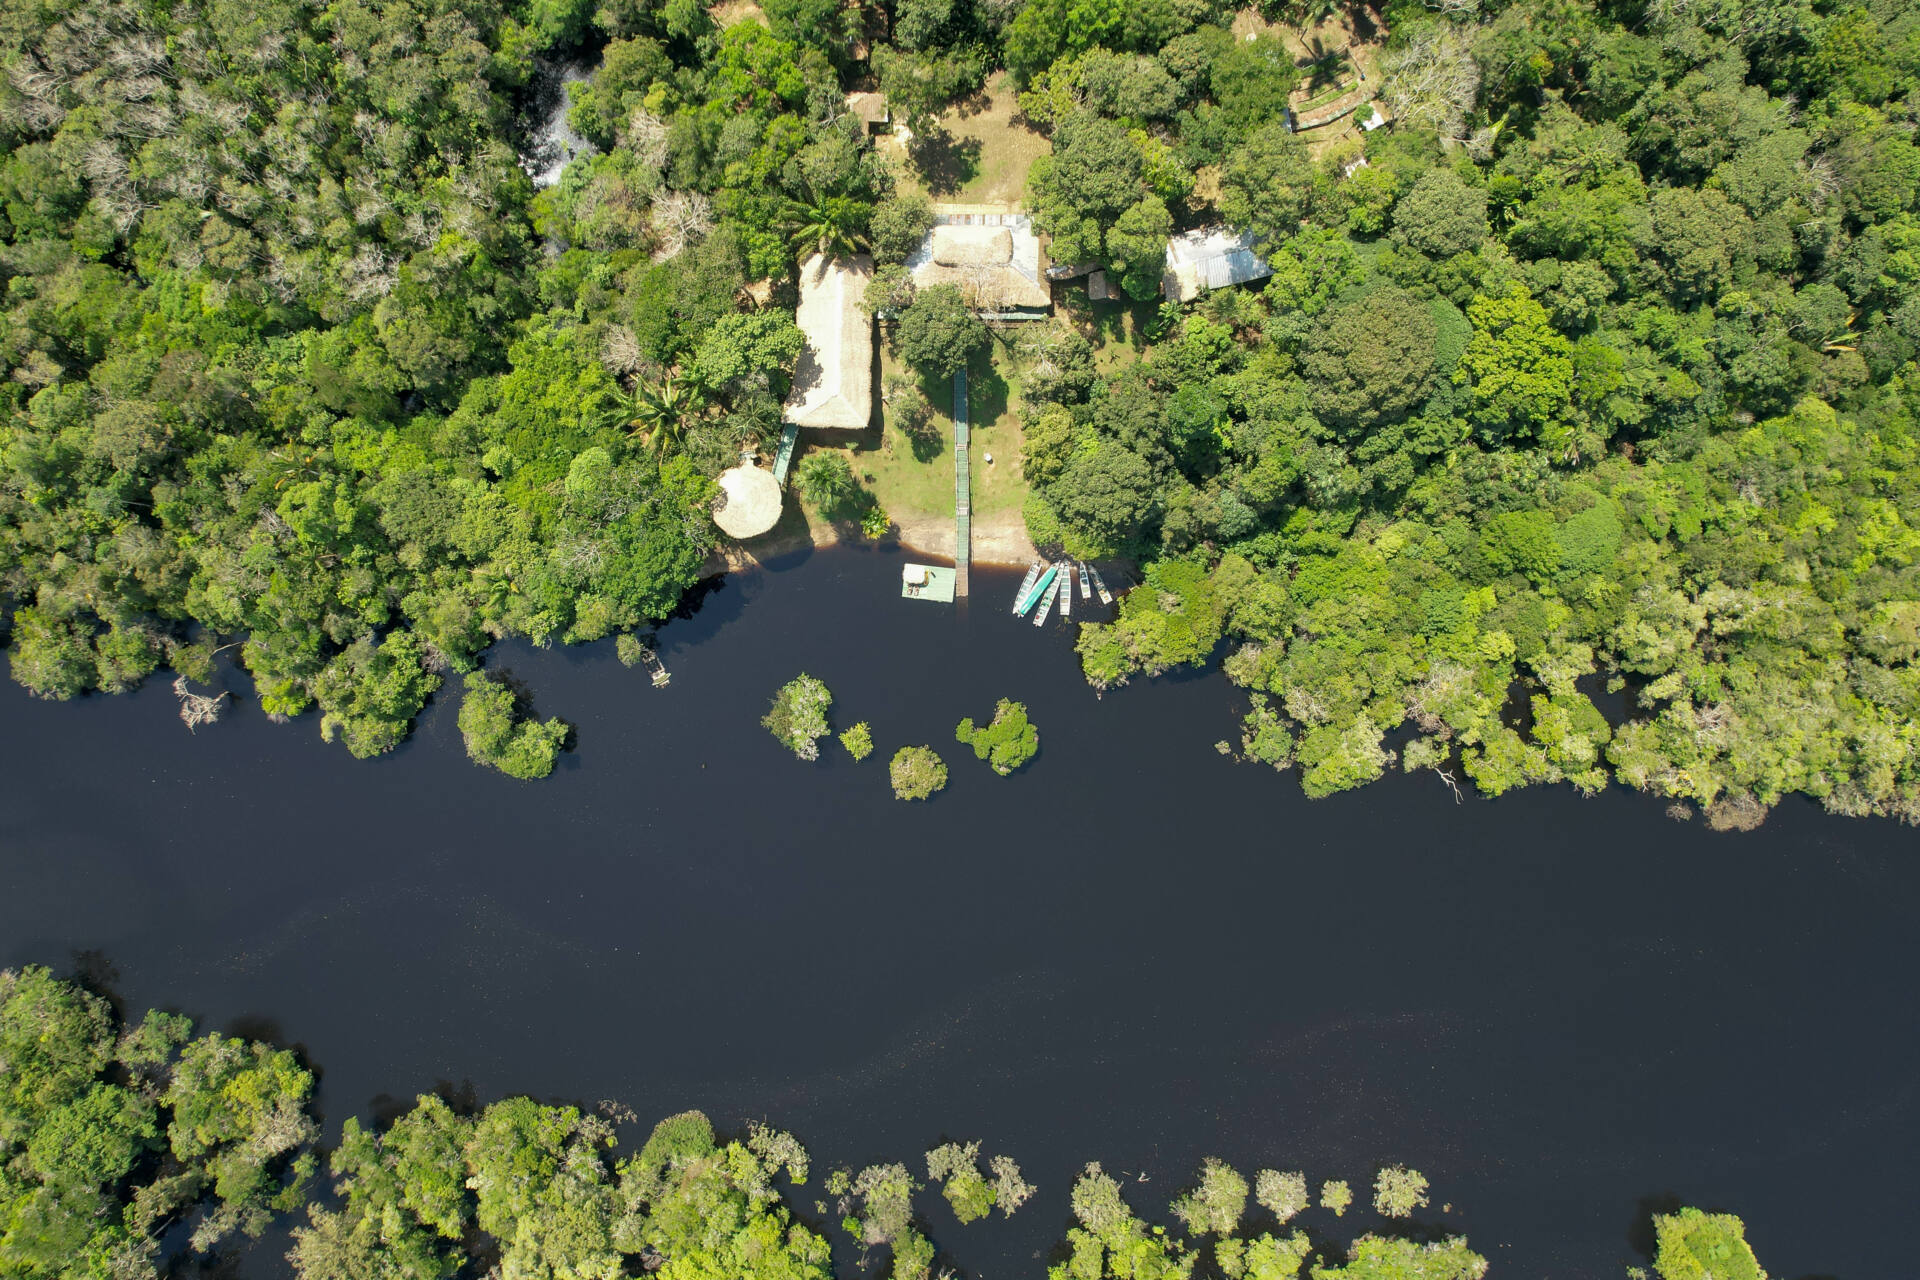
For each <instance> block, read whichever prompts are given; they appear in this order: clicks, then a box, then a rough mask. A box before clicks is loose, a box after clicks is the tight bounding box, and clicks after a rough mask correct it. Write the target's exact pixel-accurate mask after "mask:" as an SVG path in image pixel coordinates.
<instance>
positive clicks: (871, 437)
mask: <svg viewBox="0 0 1920 1280" xmlns="http://www.w3.org/2000/svg"><path fill="white" fill-rule="evenodd" d="M1018 337H1019V332H1018V330H1017V329H1008V330H1001V331H998V332H996V334H995V337H994V342H993V345H992V346H991V347H989V348H988V349H987V350H986V351H984V352H982V353H981V354H979V355H977V356H975V357H974V359H973V363H972V364H971V365H970V366H969V367H968V369H967V392H968V396H967V398H968V401H969V410H970V416H971V421H972V424H973V431H972V449H971V460H972V466H971V468H970V470H971V471H972V478H973V513H974V518H975V520H976V521H982V520H987V519H990V518H992V517H995V516H1006V517H1017V515H1018V513H1019V511H1020V507H1021V504H1022V503H1024V502H1025V501H1026V499H1027V485H1026V480H1025V479H1024V478H1023V477H1022V476H1021V474H1020V381H1021V376H1022V374H1023V373H1024V370H1025V363H1026V362H1025V357H1023V356H1022V355H1021V353H1020V352H1019V350H1018V348H1017V342H1018ZM880 377H881V385H882V386H886V385H887V384H888V383H889V382H890V381H892V380H893V379H895V378H899V377H907V378H911V379H913V381H914V382H915V383H916V384H917V385H918V386H919V388H920V391H921V393H922V394H923V395H925V396H926V398H927V403H928V404H930V405H931V406H932V407H933V414H932V416H931V418H930V419H929V421H928V423H927V426H926V429H925V430H924V431H923V432H922V433H921V434H920V436H919V438H918V439H915V438H913V437H910V436H909V435H908V434H907V433H906V431H905V430H904V429H903V428H902V427H901V425H900V420H901V418H902V417H903V416H904V413H903V410H904V408H905V405H906V403H907V400H906V397H905V396H904V395H896V396H895V398H894V403H893V404H890V405H887V406H886V407H885V409H884V411H883V413H882V417H883V419H884V424H883V426H882V427H881V429H880V430H878V431H874V430H868V431H863V432H860V433H858V434H857V435H849V436H848V437H847V439H846V445H845V447H846V449H847V460H848V461H849V462H851V463H852V464H853V473H854V475H855V476H856V477H857V478H858V479H859V480H860V482H861V483H862V484H863V485H865V486H866V487H867V488H868V489H870V490H871V491H872V492H873V495H874V496H875V497H876V498H878V499H879V501H880V505H881V506H882V507H885V508H886V510H887V513H888V514H889V515H891V516H892V517H893V518H894V519H895V520H896V521H898V522H900V523H902V524H909V523H916V522H925V521H928V520H945V521H950V520H952V519H953V384H952V383H951V382H948V381H946V380H945V379H933V380H929V379H923V378H919V377H918V376H917V375H915V374H914V373H913V371H912V370H911V369H909V368H907V367H906V366H905V365H904V364H902V363H901V362H900V360H899V359H898V358H897V357H896V356H895V355H894V354H893V352H892V351H890V350H888V349H887V345H886V343H885V342H884V341H883V342H882V343H881V346H880ZM823 447H831V446H830V445H822V444H818V443H813V442H811V441H810V442H809V443H808V444H807V446H806V448H807V449H809V450H811V449H815V448H823ZM988 454H992V455H993V461H992V462H991V463H989V462H987V460H986V459H987V455H988Z"/></svg>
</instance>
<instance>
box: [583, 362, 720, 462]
mask: <svg viewBox="0 0 1920 1280" xmlns="http://www.w3.org/2000/svg"><path fill="white" fill-rule="evenodd" d="M706 407H707V397H706V391H705V388H704V387H703V386H702V385H701V384H700V383H698V382H696V381H695V380H694V379H692V378H689V377H685V376H682V375H679V374H674V373H669V374H667V375H666V376H665V377H663V378H661V379H659V380H658V381H655V382H641V383H637V384H636V385H635V386H634V388H633V389H632V390H631V391H628V392H619V391H616V392H615V393H614V395H613V398H612V401H611V403H610V404H609V405H608V407H607V408H606V409H605V410H604V411H603V413H602V420H603V421H604V422H606V423H607V424H608V425H609V426H619V427H621V428H623V429H624V430H626V431H627V432H628V433H629V434H630V435H633V436H635V437H636V438H638V439H639V440H640V441H641V442H642V443H644V444H645V445H646V446H647V447H648V448H650V449H652V450H653V452H654V454H655V456H657V457H663V458H664V457H665V456H666V455H667V454H668V453H669V452H671V451H672V450H673V449H674V448H676V447H678V446H679V445H680V444H682V443H683V442H684V440H685V439H686V433H687V428H688V427H689V426H691V425H692V423H693V422H694V420H695V419H696V418H698V417H699V416H700V414H701V413H702V412H704V411H705V409H706Z"/></svg>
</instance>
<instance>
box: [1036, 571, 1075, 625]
mask: <svg viewBox="0 0 1920 1280" xmlns="http://www.w3.org/2000/svg"><path fill="white" fill-rule="evenodd" d="M1047 576H1048V577H1049V578H1051V579H1052V580H1053V582H1052V585H1051V586H1049V587H1048V588H1047V598H1046V599H1045V600H1042V601H1041V602H1040V612H1038V613H1036V614H1034V615H1033V625H1034V626H1036V627H1039V626H1044V625H1046V621H1047V615H1048V614H1050V613H1052V612H1053V598H1054V597H1055V596H1057V595H1059V594H1060V586H1061V584H1062V583H1064V582H1065V581H1066V579H1065V578H1063V577H1061V576H1060V574H1059V572H1058V570H1054V569H1050V570H1048V571H1047ZM1069 589H1071V588H1069Z"/></svg>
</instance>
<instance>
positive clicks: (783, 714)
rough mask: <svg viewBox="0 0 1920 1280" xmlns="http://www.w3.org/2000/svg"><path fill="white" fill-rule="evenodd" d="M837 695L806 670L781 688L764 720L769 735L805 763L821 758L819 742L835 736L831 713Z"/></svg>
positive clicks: (761, 721)
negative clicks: (828, 718) (830, 721)
mask: <svg viewBox="0 0 1920 1280" xmlns="http://www.w3.org/2000/svg"><path fill="white" fill-rule="evenodd" d="M832 706H833V694H832V693H831V692H829V691H828V689H827V686H826V685H824V684H822V683H821V682H820V681H818V680H816V679H814V678H813V677H812V676H810V675H808V674H806V673H805V672H804V671H803V672H801V673H800V674H799V675H797V676H795V677H794V678H793V679H791V680H789V681H787V683H785V684H784V685H782V686H780V692H779V693H777V694H775V695H774V699H773V709H772V710H770V711H768V712H767V714H766V715H765V716H763V717H762V718H761V720H760V723H761V724H762V725H763V726H765V727H766V730H767V732H769V733H771V734H772V735H773V736H774V737H775V738H777V739H778V740H779V741H780V742H781V743H782V744H783V745H785V746H786V747H787V749H788V750H790V751H792V752H793V754H794V755H795V756H797V757H799V758H800V759H802V760H818V759H819V758H820V743H819V740H820V739H821V738H824V737H826V736H827V734H829V733H831V732H832V730H831V729H830V728H829V727H828V724H827V711H828V709H829V708H831V707H832Z"/></svg>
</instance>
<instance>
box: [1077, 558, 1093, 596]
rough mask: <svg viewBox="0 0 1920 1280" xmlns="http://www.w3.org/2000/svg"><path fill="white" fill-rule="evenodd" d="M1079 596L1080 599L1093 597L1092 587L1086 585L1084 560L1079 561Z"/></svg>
mask: <svg viewBox="0 0 1920 1280" xmlns="http://www.w3.org/2000/svg"><path fill="white" fill-rule="evenodd" d="M1080 598H1081V599H1082V600H1091V599H1093V588H1092V587H1089V586H1088V585H1087V565H1086V562H1085V561H1084V560H1083V561H1081V563H1080Z"/></svg>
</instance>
